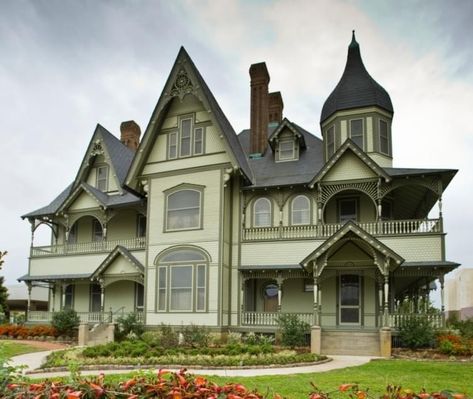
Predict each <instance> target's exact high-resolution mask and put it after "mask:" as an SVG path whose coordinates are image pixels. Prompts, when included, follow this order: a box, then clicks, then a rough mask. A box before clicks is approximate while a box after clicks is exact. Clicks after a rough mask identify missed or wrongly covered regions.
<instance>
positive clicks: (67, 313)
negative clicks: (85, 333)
mask: <svg viewBox="0 0 473 399" xmlns="http://www.w3.org/2000/svg"><path fill="white" fill-rule="evenodd" d="M79 323H80V319H79V316H78V315H77V312H76V311H75V310H74V309H64V310H61V311H60V312H56V313H54V314H53V318H52V320H51V325H52V326H53V327H54V328H55V329H56V331H57V332H58V334H59V335H67V336H69V337H71V336H73V335H74V333H75V330H76V328H77V327H79Z"/></svg>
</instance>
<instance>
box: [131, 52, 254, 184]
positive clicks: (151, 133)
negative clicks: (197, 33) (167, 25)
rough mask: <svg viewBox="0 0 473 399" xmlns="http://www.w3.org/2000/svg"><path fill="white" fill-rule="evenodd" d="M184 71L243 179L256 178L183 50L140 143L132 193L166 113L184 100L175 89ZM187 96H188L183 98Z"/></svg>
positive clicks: (132, 180)
mask: <svg viewBox="0 0 473 399" xmlns="http://www.w3.org/2000/svg"><path fill="white" fill-rule="evenodd" d="M182 70H185V72H186V74H187V76H188V78H189V79H190V81H191V83H192V92H194V93H195V94H196V95H197V97H198V98H199V100H201V101H202V103H203V104H204V106H205V108H206V109H208V111H209V113H210V119H211V120H212V122H214V124H215V125H217V126H218V127H219V128H220V130H221V132H222V134H223V137H224V139H225V140H224V142H225V146H226V149H227V151H228V153H229V154H230V156H231V157H233V160H234V163H235V166H237V167H238V168H240V170H241V172H242V174H243V176H244V177H246V178H247V180H249V181H252V180H253V178H252V173H251V169H250V167H249V164H248V159H247V157H246V155H245V153H244V152H243V149H242V148H241V145H240V142H239V141H238V138H237V135H236V133H235V131H234V130H233V127H232V125H231V124H230V122H229V121H228V119H227V117H226V116H225V114H224V113H223V111H222V109H221V108H220V106H219V104H218V103H217V100H216V99H215V97H214V96H213V94H212V92H211V91H210V89H209V87H208V86H207V83H205V81H204V79H203V78H202V76H201V74H200V72H199V70H198V69H197V67H196V66H195V64H194V62H193V61H192V59H191V58H190V56H189V54H188V53H187V51H186V50H185V49H184V47H181V49H180V50H179V53H178V55H177V58H176V61H175V62H174V65H173V67H172V69H171V72H170V74H169V76H168V79H167V81H166V83H165V85H164V88H163V91H162V93H161V96H160V97H159V100H158V103H157V104H156V107H155V109H154V111H153V114H152V115H151V119H150V121H149V124H148V127H147V128H146V131H145V134H144V136H143V139H142V140H141V143H140V146H139V147H138V150H137V155H136V157H135V158H134V160H133V162H132V164H131V167H130V169H129V171H128V174H127V177H126V185H127V186H128V187H130V188H131V189H133V190H136V187H137V182H136V178H137V177H138V176H139V173H140V172H141V170H142V168H143V165H144V163H145V161H146V158H147V156H148V154H149V152H150V151H151V148H152V146H153V143H154V142H155V140H156V137H157V134H158V130H159V126H160V125H161V124H162V122H163V119H164V117H165V114H166V111H167V109H168V108H169V106H170V104H171V102H172V100H173V99H174V98H176V97H178V96H181V94H175V92H174V89H173V86H174V83H175V81H176V78H177V77H178V75H179V73H180V71H182ZM186 94H187V92H186V93H184V94H183V95H186Z"/></svg>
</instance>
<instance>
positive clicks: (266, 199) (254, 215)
mask: <svg viewBox="0 0 473 399" xmlns="http://www.w3.org/2000/svg"><path fill="white" fill-rule="evenodd" d="M260 201H266V202H267V203H268V204H269V224H265V225H262V224H257V220H258V218H257V217H256V215H257V210H256V206H257V204H258V202H260ZM259 213H267V212H259ZM272 225H273V204H272V202H271V200H270V199H269V198H267V197H260V198H258V199H256V200H255V202H254V203H253V227H271V226H272Z"/></svg>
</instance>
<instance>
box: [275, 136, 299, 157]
mask: <svg viewBox="0 0 473 399" xmlns="http://www.w3.org/2000/svg"><path fill="white" fill-rule="evenodd" d="M283 144H290V145H291V155H290V156H287V157H285V156H282V154H283V151H282V146H283ZM286 151H289V150H286ZM295 158H296V150H295V146H294V140H282V141H280V142H279V144H278V159H279V161H292V160H294V159H295Z"/></svg>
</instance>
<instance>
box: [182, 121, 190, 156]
mask: <svg viewBox="0 0 473 399" xmlns="http://www.w3.org/2000/svg"><path fill="white" fill-rule="evenodd" d="M191 125H192V119H182V120H181V146H180V156H181V157H188V156H189V155H191Z"/></svg>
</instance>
